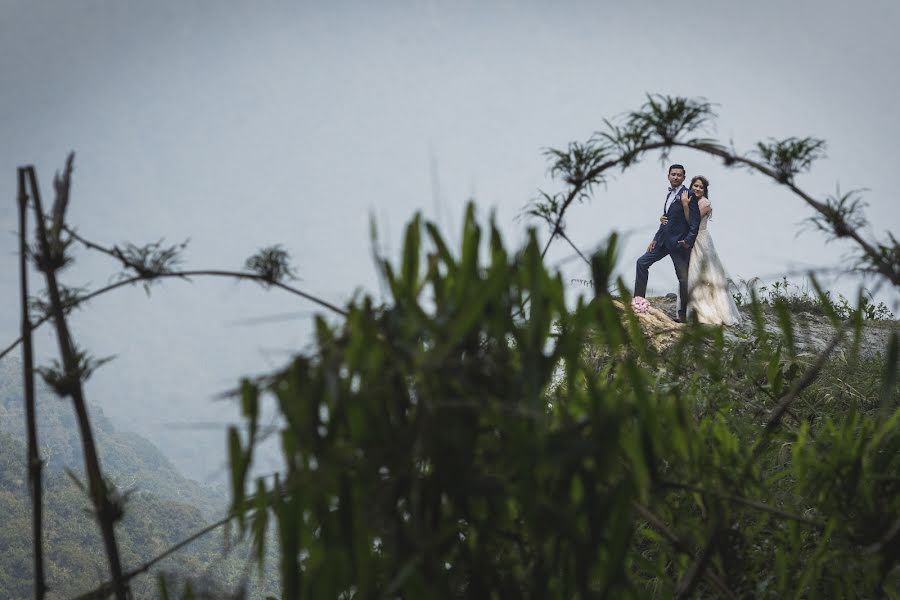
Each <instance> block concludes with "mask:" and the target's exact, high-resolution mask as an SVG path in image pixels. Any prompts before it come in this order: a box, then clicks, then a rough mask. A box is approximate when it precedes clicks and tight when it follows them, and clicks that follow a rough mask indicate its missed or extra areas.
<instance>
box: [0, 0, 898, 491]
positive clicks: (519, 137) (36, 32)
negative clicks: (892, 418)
mask: <svg viewBox="0 0 900 600" xmlns="http://www.w3.org/2000/svg"><path fill="white" fill-rule="evenodd" d="M376 4H379V5H380V6H378V7H376V6H375V5H376ZM632 4H633V5H632ZM898 30H900V3H898V2H896V1H895V0H881V1H878V0H863V1H861V2H857V3H853V4H852V5H851V3H848V2H837V1H823V0H819V1H806V0H803V1H794V2H781V1H774V0H763V1H760V2H756V3H753V4H748V3H744V2H730V1H716V2H712V1H706V2H700V1H682V2H677V3H676V2H659V1H652V2H651V1H647V0H645V1H643V2H640V3H625V2H601V1H595V2H573V1H560V2H555V3H548V2H513V1H509V0H506V1H496V2H489V1H488V2H460V1H454V2H438V1H433V0H407V1H403V2H390V3H367V2H337V3H325V2H322V3H312V2H291V3H288V2H283V3H276V2H253V3H251V2H230V3H223V2H213V1H209V2H198V1H191V0H181V1H178V2H174V1H170V0H165V1H158V2H143V3H138V2H114V1H112V0H108V1H100V0H80V1H78V0H67V1H57V2H33V1H25V0H22V1H18V0H0V136H2V137H0V139H2V144H0V190H3V192H2V193H0V196H2V197H4V198H6V200H5V201H3V202H0V231H2V232H3V235H2V236H0V275H2V278H0V298H2V299H3V302H2V304H0V306H3V307H4V310H2V311H0V334H2V338H3V339H2V340H0V346H3V347H5V346H6V344H7V340H9V341H11V340H12V339H14V338H15V337H16V336H17V329H18V301H17V283H18V281H17V277H18V269H17V262H16V261H17V258H16V240H15V237H14V232H15V230H16V227H17V225H16V218H15V202H14V198H15V168H16V167H17V166H19V165H23V164H34V165H35V166H36V167H37V169H38V175H39V177H40V178H41V181H42V183H43V191H44V195H45V196H46V197H48V198H49V195H50V191H51V186H50V180H51V176H52V174H53V172H54V171H55V170H57V169H59V168H61V167H62V165H63V161H64V159H65V156H66V154H67V153H68V152H69V150H75V151H76V153H77V154H76V173H75V178H74V185H73V197H72V204H71V209H70V211H69V216H70V222H71V223H72V224H73V225H75V226H77V228H78V229H79V230H80V231H81V232H82V233H83V234H84V235H85V236H87V237H89V238H92V239H94V240H96V241H99V242H102V243H105V244H108V245H112V244H115V243H121V242H122V241H126V240H127V241H133V242H136V243H143V242H149V241H154V240H157V239H159V238H161V237H164V238H165V239H166V240H167V241H169V242H179V241H182V240H184V239H186V238H190V239H191V243H190V246H189V248H188V251H187V255H186V257H187V260H186V264H185V266H188V267H192V268H201V267H216V268H219V267H220V268H240V267H241V265H242V264H243V261H244V259H245V258H246V257H247V256H249V255H250V254H251V253H253V252H254V251H255V250H256V249H258V248H259V247H262V246H265V245H269V244H272V243H276V242H277V243H282V244H283V245H284V247H285V248H286V249H287V250H288V251H290V253H291V254H292V256H293V257H294V259H295V264H296V266H297V270H298V273H299V274H300V276H301V277H302V282H299V283H298V285H299V286H300V287H301V288H303V289H304V290H307V291H309V292H312V293H315V294H319V295H321V296H322V297H324V298H326V299H327V300H329V301H332V302H335V303H344V302H346V301H347V300H348V299H350V298H351V297H352V295H353V294H354V292H356V291H358V290H362V291H364V292H367V293H373V294H376V295H378V294H380V291H379V284H378V279H377V277H376V274H375V271H374V269H373V266H372V260H371V242H370V239H369V220H370V217H374V219H375V220H376V221H377V223H378V226H379V230H380V233H381V244H382V246H383V247H384V248H385V249H386V250H387V251H389V252H391V253H392V254H394V255H396V254H397V249H398V247H399V242H400V240H399V238H400V234H401V232H402V228H403V224H404V223H405V221H406V220H407V219H408V218H410V216H411V215H412V214H413V212H414V211H416V210H421V211H423V213H424V214H425V216H426V217H428V218H430V219H433V220H435V221H437V222H439V223H440V224H441V225H442V226H443V227H444V228H445V230H448V231H450V232H452V235H451V237H452V238H454V239H455V238H456V237H457V231H458V227H459V223H460V220H461V213H462V209H463V206H464V204H465V201H466V200H467V199H468V198H470V197H473V198H475V199H476V200H477V201H478V203H479V206H480V210H481V215H482V216H483V217H485V218H486V217H487V216H489V214H490V211H494V214H495V215H496V220H497V222H498V224H499V225H500V226H501V228H502V230H503V231H504V232H505V236H506V240H507V243H508V244H510V245H518V244H520V243H521V241H522V240H523V238H524V230H525V224H524V223H522V222H520V221H516V220H515V217H516V216H517V214H518V213H519V211H520V209H521V208H522V207H523V205H524V204H525V203H526V202H527V201H528V200H530V199H531V198H533V197H534V196H535V194H536V191H537V190H538V189H539V188H543V189H547V190H555V189H558V188H557V186H556V184H555V183H554V182H552V181H550V180H548V178H547V176H546V162H545V160H544V158H543V157H542V150H543V149H544V148H546V147H548V146H555V147H562V146H564V145H565V144H567V143H568V142H569V141H572V140H583V139H586V138H587V137H589V136H590V135H591V133H592V132H594V131H595V130H597V129H599V128H600V127H601V126H602V119H603V118H606V117H612V116H614V115H616V114H619V113H621V112H623V111H625V110H629V109H632V108H636V107H638V106H639V105H640V104H641V103H642V102H643V101H644V95H645V93H648V92H650V93H665V94H673V95H686V96H704V97H706V98H708V99H709V100H711V101H713V102H715V103H717V104H718V105H719V109H718V110H719V114H720V119H719V125H718V132H717V135H718V136H719V137H720V138H721V139H724V140H726V141H727V140H733V141H734V143H735V145H736V147H737V148H738V149H746V148H748V147H750V146H751V145H752V144H753V143H754V142H755V141H757V140H761V139H765V138H767V137H787V136H791V135H794V136H801V137H802V136H807V135H811V136H816V137H820V138H824V139H826V140H827V142H828V145H829V146H828V159H826V160H823V161H821V162H820V163H818V164H817V165H816V166H815V168H814V170H813V171H812V172H811V173H810V174H808V175H803V176H801V177H800V178H799V179H798V182H799V184H800V186H801V187H802V188H804V189H806V190H808V191H810V192H812V193H814V194H815V195H817V196H824V195H825V194H829V193H832V192H834V189H835V186H836V184H840V186H841V189H843V190H848V189H852V188H860V187H865V188H869V192H868V193H867V195H866V198H867V200H868V202H869V203H870V206H869V209H868V213H867V214H868V216H869V218H870V221H871V222H872V223H873V229H872V231H871V232H870V233H871V234H877V235H878V236H883V235H884V233H885V232H886V231H888V230H889V231H893V232H895V233H896V232H897V231H898V225H900V208H898V206H900V205H898V202H897V200H896V199H895V198H894V194H895V193H896V192H895V188H896V182H895V181H894V170H895V165H894V161H895V160H896V146H897V140H898V139H900V112H898V111H897V109H896V102H897V97H898V95H900V75H898V72H900V71H898V69H897V68H896V60H897V56H898V54H900V53H898V50H900V41H898V40H900V37H898V35H897V32H898ZM672 158H673V160H675V161H678V162H683V163H685V164H686V165H687V167H688V173H689V175H693V174H697V173H702V174H705V175H706V176H708V177H709V178H710V180H711V182H712V184H711V188H710V196H711V200H712V201H713V203H714V206H715V207H716V212H715V217H714V219H713V221H712V222H711V225H710V227H711V232H712V235H713V237H714V239H715V242H716V246H717V248H718V250H719V253H720V255H721V256H722V259H723V260H724V261H725V265H726V268H727V269H728V270H729V272H730V274H731V275H732V276H733V277H734V278H743V279H747V278H751V277H763V278H766V279H772V278H774V277H778V276H779V274H781V273H784V272H790V271H798V270H799V271H803V270H805V269H807V268H810V267H817V266H833V265H835V264H837V263H838V261H839V259H840V257H842V256H843V255H845V253H846V251H847V249H848V247H847V246H843V245H840V244H832V245H829V246H827V247H825V246H824V238H823V237H822V236H820V235H818V234H815V233H805V234H802V235H800V236H798V235H797V231H798V223H799V222H800V221H802V220H803V219H804V218H806V217H808V216H810V211H809V210H807V209H806V208H805V206H803V205H802V204H801V202H800V201H799V200H798V199H797V198H795V197H793V196H791V195H790V194H788V193H787V192H785V191H782V190H780V189H779V188H778V187H777V186H776V185H774V184H772V183H770V182H769V181H766V180H764V179H763V178H761V177H758V176H751V175H750V174H748V173H744V172H737V171H728V170H725V169H724V167H722V166H721V165H720V164H718V163H717V162H715V161H712V160H709V159H706V158H705V157H703V156H701V155H699V154H676V155H673V157H672ZM665 186H666V180H665V168H664V167H663V166H662V165H661V164H660V163H659V162H658V161H657V160H655V159H654V158H652V157H651V158H648V160H646V161H645V162H644V163H643V164H641V165H640V166H638V167H637V168H635V169H633V170H632V171H629V172H628V173H627V174H625V175H622V176H618V177H617V178H616V180H615V181H613V182H612V183H611V184H610V185H609V187H608V188H606V189H600V190H598V192H597V194H596V196H595V198H594V199H593V201H592V202H591V203H589V204H585V205H583V206H580V207H577V208H576V209H575V210H573V212H572V213H571V215H570V218H569V220H568V225H569V235H570V237H571V238H572V239H573V240H574V241H575V242H576V243H577V244H578V245H579V246H580V247H581V248H582V249H584V250H585V251H589V250H591V249H592V248H594V247H596V245H597V244H599V243H600V242H601V240H603V239H604V238H605V237H606V236H607V235H608V234H609V232H610V231H612V230H618V231H621V232H625V233H626V234H627V237H626V241H627V243H626V245H625V247H624V248H623V251H622V259H623V260H622V265H621V266H622V272H623V274H624V275H625V277H626V280H627V281H628V282H629V284H630V283H631V282H632V279H633V264H634V260H635V259H636V258H637V256H638V255H639V254H640V253H641V252H642V251H643V248H644V247H645V246H646V244H647V242H648V241H649V239H650V238H651V237H652V235H653V232H654V230H655V229H656V225H657V224H656V218H657V215H658V213H659V209H660V206H661V203H662V200H663V197H664V195H665ZM541 234H542V235H544V232H543V230H542V231H541ZM571 255H572V251H571V250H570V249H568V248H566V247H565V246H564V245H562V244H557V246H556V247H555V248H554V249H553V250H551V253H550V255H549V259H550V262H551V263H553V264H559V265H560V266H561V267H562V268H563V270H564V273H565V276H566V278H567V280H568V279H574V278H585V279H586V278H588V277H589V275H588V272H587V270H586V268H585V266H584V265H583V264H580V263H579V262H578V261H577V260H571ZM77 258H78V262H77V264H76V265H75V266H74V267H73V268H72V269H70V270H69V271H67V272H66V282H67V283H69V284H70V285H90V286H99V285H102V284H105V283H106V282H107V281H108V280H109V278H110V277H111V276H112V275H113V273H114V272H115V271H116V266H115V265H113V264H111V263H110V261H108V260H107V259H105V258H104V257H101V256H95V255H92V254H87V253H85V252H83V251H78V252H77ZM797 279H798V280H799V279H800V277H799V276H798V278H797ZM870 283H871V282H870ZM831 285H832V286H833V288H834V289H835V290H836V291H839V292H842V293H844V294H851V293H853V291H854V290H855V288H856V285H857V281H856V280H851V279H849V278H847V277H845V278H843V279H841V280H839V281H835V282H831ZM650 288H651V290H650V291H651V293H653V292H654V291H655V292H657V293H665V292H668V291H674V290H675V288H676V285H675V278H674V274H673V272H672V268H671V266H670V264H669V263H668V262H661V263H659V264H658V265H657V266H655V267H654V268H653V269H652V270H651V274H650ZM581 291H587V289H586V288H579V287H578V286H577V285H573V294H575V293H580V292H581ZM878 297H879V298H880V299H883V300H885V301H887V302H888V303H889V304H891V308H892V309H894V311H895V313H896V312H897V298H896V294H895V293H894V292H893V291H887V290H882V291H881V292H880V293H879V296H878ZM314 308H315V307H313V306H312V305H310V304H308V303H303V302H298V301H297V299H295V298H293V297H289V296H285V295H284V294H280V293H275V292H270V293H266V292H264V291H262V290H261V289H260V288H258V287H254V286H252V285H248V284H237V283H233V282H225V281H211V280H197V281H195V282H194V283H193V284H187V283H181V282H175V281H169V282H166V283H164V284H163V285H161V286H158V287H156V288H155V289H154V290H153V293H152V297H151V298H150V299H148V298H147V297H146V295H145V294H144V292H143V291H142V290H141V289H139V288H138V289H133V290H128V291H124V292H120V293H118V294H115V295H110V296H107V297H105V298H102V299H98V300H96V301H94V302H93V303H91V305H90V306H88V307H87V308H85V309H83V310H81V311H79V312H77V313H75V315H74V316H73V326H74V332H75V336H76V339H77V340H79V341H80V343H81V344H82V345H84V346H86V347H88V348H89V349H91V351H92V352H94V353H95V354H96V355H99V356H105V355H111V354H115V355H117V356H118V358H117V359H116V361H115V362H114V363H113V364H112V365H110V366H108V367H106V368H104V369H101V370H100V371H99V372H98V373H97V374H95V375H94V377H93V378H92V379H91V380H90V382H89V385H88V388H87V392H88V395H89V397H90V398H91V399H92V401H94V402H96V403H98V404H99V405H101V406H102V407H103V409H104V411H105V412H106V413H107V414H108V415H109V416H110V417H111V418H112V419H113V421H114V422H116V423H117V424H118V425H119V426H120V427H122V428H124V429H131V430H136V431H138V432H140V433H143V434H145V435H147V436H148V437H150V438H151V439H152V440H154V441H155V442H157V443H158V444H160V445H161V447H162V448H163V449H164V450H165V451H168V452H169V453H170V454H171V456H172V457H173V458H174V459H175V460H176V462H177V464H178V465H179V466H180V467H182V468H183V469H185V470H186V471H187V472H188V473H189V474H191V475H193V476H195V477H198V478H201V479H202V478H206V477H212V476H215V474H216V473H217V469H218V468H219V465H220V462H219V461H220V458H218V457H213V456H211V455H210V453H209V452H207V450H209V449H215V450H219V449H224V436H223V435H222V426H221V423H223V422H225V421H228V420H230V419H232V418H233V417H234V414H235V411H234V409H233V407H232V406H231V405H230V404H229V403H227V402H222V401H214V400H212V397H213V396H214V395H215V394H216V393H218V392H220V391H222V390H224V389H227V388H230V387H232V386H234V385H235V383H236V381H237V377H238V376H239V375H241V374H253V373H259V372H263V371H267V370H270V369H273V368H275V367H277V366H279V365H281V364H283V362H284V361H285V360H286V359H287V357H288V356H289V355H290V353H291V352H293V351H297V350H301V349H303V348H306V347H308V344H309V342H310V330H311V327H310V325H311V319H310V318H309V316H308V313H309V312H310V311H312V310H313V309H314ZM283 313H301V314H300V315H296V316H295V317H294V318H289V319H282V320H278V321H277V322H269V323H259V324H255V325H252V326H251V325H246V324H240V323H238V322H240V321H241V320H246V319H255V318H259V317H267V316H272V315H281V314H283ZM48 333H49V331H45V332H44V333H43V335H42V336H40V337H39V344H40V348H39V352H40V355H41V356H42V357H43V358H44V359H47V358H49V357H52V356H55V352H54V350H55V347H54V345H53V338H51V337H50V336H49V335H48ZM186 425H188V426H190V427H192V428H197V430H194V429H190V430H186V429H184V427H185V426H186ZM197 431H199V432H200V433H199V435H200V437H199V441H197V439H198V438H194V437H193V436H194V435H196V434H197Z"/></svg>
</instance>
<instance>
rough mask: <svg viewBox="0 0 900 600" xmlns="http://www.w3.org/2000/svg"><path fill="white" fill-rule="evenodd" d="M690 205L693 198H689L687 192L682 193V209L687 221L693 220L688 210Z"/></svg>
mask: <svg viewBox="0 0 900 600" xmlns="http://www.w3.org/2000/svg"><path fill="white" fill-rule="evenodd" d="M690 203H691V197H690V196H688V193H687V190H685V191H683V192H681V207H682V208H683V209H684V220H685V221H690V220H691V215H690V211H689V210H688V204H690Z"/></svg>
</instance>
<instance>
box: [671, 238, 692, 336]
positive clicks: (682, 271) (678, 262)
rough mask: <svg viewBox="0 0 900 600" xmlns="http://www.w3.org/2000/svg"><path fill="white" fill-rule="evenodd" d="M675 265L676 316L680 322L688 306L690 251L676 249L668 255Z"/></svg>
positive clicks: (685, 314)
mask: <svg viewBox="0 0 900 600" xmlns="http://www.w3.org/2000/svg"><path fill="white" fill-rule="evenodd" d="M670 256H671V257H672V264H673V265H675V276H676V277H678V300H679V303H678V316H679V317H680V318H681V320H682V321H683V320H685V318H686V317H687V305H688V269H689V268H690V265H691V251H690V250H684V249H681V248H678V249H676V250H674V251H673V252H672V254H670Z"/></svg>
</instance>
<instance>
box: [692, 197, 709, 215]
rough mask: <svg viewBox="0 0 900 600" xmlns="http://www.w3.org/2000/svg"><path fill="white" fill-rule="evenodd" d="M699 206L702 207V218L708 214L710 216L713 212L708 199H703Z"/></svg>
mask: <svg viewBox="0 0 900 600" xmlns="http://www.w3.org/2000/svg"><path fill="white" fill-rule="evenodd" d="M698 204H699V205H700V216H701V217H705V216H706V215H707V214H709V211H711V210H712V204H710V203H709V200H707V199H706V198H701V199H700V202H699V203H698ZM685 212H687V208H685Z"/></svg>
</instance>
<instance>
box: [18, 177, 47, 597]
mask: <svg viewBox="0 0 900 600" xmlns="http://www.w3.org/2000/svg"><path fill="white" fill-rule="evenodd" d="M17 177H18V186H19V194H18V201H19V270H20V284H19V285H20V291H21V292H22V341H23V343H22V356H23V359H22V378H23V380H24V387H25V422H26V427H27V430H28V483H29V487H30V488H31V489H30V491H31V524H32V527H31V536H32V540H31V541H32V545H33V548H34V550H33V559H34V580H35V581H34V597H35V600H42V599H43V598H44V595H45V594H46V593H47V581H46V578H45V575H44V527H43V515H44V503H43V482H42V479H41V473H42V471H43V467H44V461H42V460H41V455H40V450H39V448H40V446H39V445H38V433H37V416H36V409H35V399H34V350H33V348H32V344H31V331H32V325H31V316H30V314H29V311H28V241H27V237H28V192H27V191H26V184H25V170H24V169H22V168H20V169H18V172H17Z"/></svg>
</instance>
